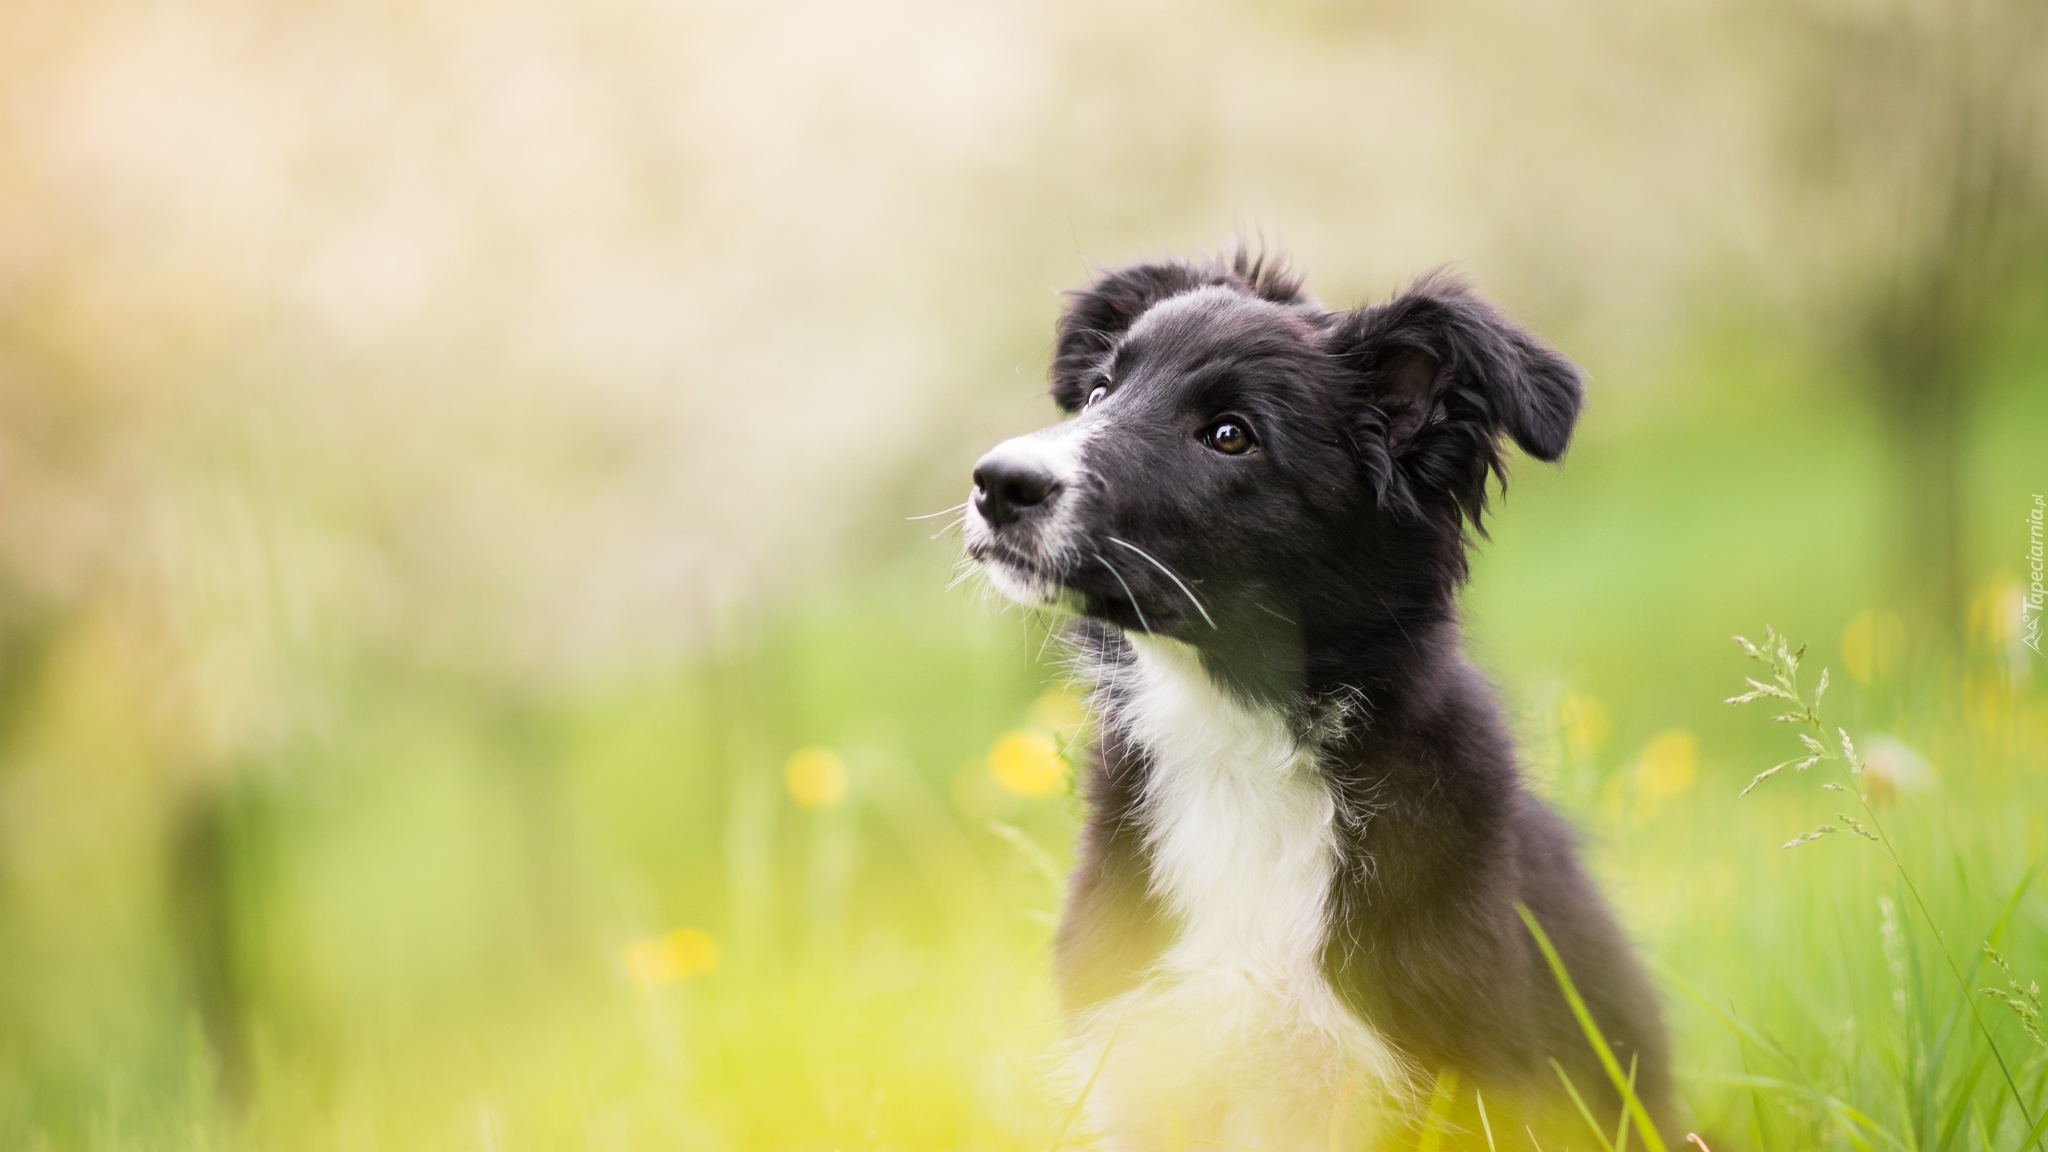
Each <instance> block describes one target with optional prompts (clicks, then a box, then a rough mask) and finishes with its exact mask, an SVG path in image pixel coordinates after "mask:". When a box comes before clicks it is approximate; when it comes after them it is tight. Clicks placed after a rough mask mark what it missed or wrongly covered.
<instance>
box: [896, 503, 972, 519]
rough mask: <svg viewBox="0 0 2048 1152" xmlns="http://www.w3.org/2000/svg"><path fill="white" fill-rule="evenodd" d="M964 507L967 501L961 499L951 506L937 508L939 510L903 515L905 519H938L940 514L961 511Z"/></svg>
mask: <svg viewBox="0 0 2048 1152" xmlns="http://www.w3.org/2000/svg"><path fill="white" fill-rule="evenodd" d="M966 507H967V501H965V500H962V501H961V502H959V503H958V504H955V505H953V506H952V507H951V508H941V509H939V510H938V511H937V512H927V513H925V514H924V515H922V516H905V517H904V519H905V520H936V519H938V518H939V517H941V516H944V515H946V514H948V513H951V512H960V511H963V510H965V509H966Z"/></svg>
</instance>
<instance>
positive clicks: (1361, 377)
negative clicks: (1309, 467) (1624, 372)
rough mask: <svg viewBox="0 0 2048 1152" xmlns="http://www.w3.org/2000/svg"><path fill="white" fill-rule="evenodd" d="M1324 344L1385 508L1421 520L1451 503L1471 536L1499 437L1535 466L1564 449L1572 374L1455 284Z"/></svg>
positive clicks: (1576, 380)
mask: <svg viewBox="0 0 2048 1152" xmlns="http://www.w3.org/2000/svg"><path fill="white" fill-rule="evenodd" d="M1328 340H1329V349H1330V352H1331V354H1332V355H1333V356H1334V357H1335V358H1336V360H1337V362H1338V363H1339V364H1340V365H1342V366H1343V367H1344V369H1345V370H1346V371H1347V373H1348V374H1349V375H1350V376H1351V378H1352V379H1351V381H1350V383H1352V384H1354V385H1355V386H1354V387H1352V388H1351V389H1350V399H1351V400H1352V401H1353V403H1352V408H1353V413H1354V414H1353V417H1352V425H1353V434H1354V436H1355V438H1356V442H1357V445H1358V450H1359V452H1360V453H1361V455H1362V456H1363V457H1364V463H1365V465H1366V470H1367V472H1368V473H1369V474H1370V475H1371V476H1372V479H1373V481H1374V483H1375V485H1376V486H1377V488H1378V492H1379V498H1380V502H1381V503H1382V504H1383V505H1385V506H1387V507H1389V508H1393V509H1396V510H1400V511H1404V512H1414V513H1420V512H1421V511H1423V509H1424V507H1425V506H1426V505H1431V504H1439V505H1440V500H1438V499H1435V497H1441V496H1447V497H1449V498H1450V499H1451V500H1452V501H1453V502H1454V506H1455V508H1456V509H1457V510H1458V511H1459V512H1462V513H1463V514H1464V515H1466V516H1468V517H1470V518H1471V519H1472V520H1473V522H1474V524H1475V525H1476V524H1477V523H1478V521H1479V517H1480V515H1481V514H1482V513H1483V512H1484V510H1485V507H1486V481H1487V477H1488V475H1489V474H1492V475H1495V476H1499V477H1501V478H1502V479H1503V480H1505V478H1506V470H1505V464H1504V462H1503V461H1502V458H1501V448H1500V437H1501V435H1502V434H1506V435H1507V436H1508V437H1510V438H1512V439H1513V440H1514V442H1515V443H1516V444H1518V445H1520V446H1521V448H1522V450H1523V451H1525V452H1527V453H1529V455H1531V456H1534V457H1536V458H1537V459H1539V460H1550V461H1554V460H1557V459H1558V458H1560V457H1562V456H1563V455H1564V450H1565V446H1566V445H1567V444H1568V443H1570V441H1571V434H1572V426H1573V424H1575V423H1576V422H1577V420H1578V415H1579V405H1580V402H1581V400H1582V397H1583V387H1582V385H1581V383H1580V375H1579V370H1578V368H1577V366H1575V365H1574V364H1573V363H1572V362H1571V361H1570V360H1567V359H1565V358H1564V356H1563V355H1561V354H1559V353H1558V352H1556V351H1555V350H1553V349H1551V348H1549V347H1547V346H1545V345H1544V344H1543V343H1542V342H1541V341H1539V340H1537V339H1536V338H1535V337H1534V336H1532V335H1530V334H1529V333H1527V332H1525V331H1523V330H1522V329H1521V328H1519V327H1517V326H1516V325H1515V324H1514V323H1513V322H1512V321H1510V320H1508V319H1507V318H1506V317H1504V316H1502V315H1501V314H1500V313H1499V312H1498V311H1496V310H1495V309H1494V308H1493V306H1492V305H1490V304H1488V303H1486V302H1485V301H1484V300H1481V299H1480V298H1479V297H1478V296H1476V295H1474V294H1473V293H1472V291H1471V289H1469V288H1467V287H1466V286H1465V285H1464V284H1463V283H1461V282H1460V281H1458V280H1456V279H1453V278H1450V277H1446V276H1442V275H1432V276H1428V277H1425V278H1423V279H1422V280H1420V281H1418V282H1416V283H1415V284H1414V285H1413V286H1411V287H1410V288H1409V289H1408V290H1407V291H1406V292H1403V293H1402V294H1401V295H1399V296H1397V297H1395V298H1394V299H1393V300H1392V301H1390V302H1388V303H1386V304H1381V305H1377V306H1375V307H1371V308H1361V309H1359V310H1358V311H1356V312H1350V313H1345V314H1343V315H1341V316H1338V317H1337V318H1336V319H1335V321H1334V322H1333V323H1332V324H1331V326H1330V329H1329V335H1328ZM1454 514H1455V513H1454Z"/></svg>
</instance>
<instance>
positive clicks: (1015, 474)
mask: <svg viewBox="0 0 2048 1152" xmlns="http://www.w3.org/2000/svg"><path fill="white" fill-rule="evenodd" d="M1061 488H1062V485H1061V484H1060V480H1059V476H1058V475H1057V474H1056V473H1054V471H1053V469H1052V465H1051V463H1050V462H1048V461H1047V460H1046V459H1045V458H1044V455H1043V454H1042V453H1040V452H1037V451H1033V450H1032V446H1030V445H1029V444H1027V443H1022V442H1019V441H1017V440H1010V441H1005V442H1004V443H1001V444H998V445H996V446H995V448H994V449H993V450H991V451H990V452H989V453H988V455H986V456H983V457H982V458H981V459H980V460H978V461H976V462H975V465H974V510H975V511H976V512H979V513H981V518H982V519H983V520H986V521H988V525H989V527H991V528H997V529H1000V528H1004V527H1006V526H1008V525H1011V524H1015V523H1017V522H1018V521H1020V520H1022V519H1024V518H1025V517H1027V516H1034V515H1044V514H1049V513H1050V512H1051V511H1052V509H1053V506H1054V504H1055V503H1056V502H1057V501H1058V499H1059V495H1060V489H1061Z"/></svg>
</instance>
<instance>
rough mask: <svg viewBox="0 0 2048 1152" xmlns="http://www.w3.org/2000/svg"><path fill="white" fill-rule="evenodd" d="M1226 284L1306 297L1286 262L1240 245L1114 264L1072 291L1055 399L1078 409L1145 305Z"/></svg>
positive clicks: (1055, 368) (1057, 346)
mask: <svg viewBox="0 0 2048 1152" xmlns="http://www.w3.org/2000/svg"><path fill="white" fill-rule="evenodd" d="M1219 284H1220V285H1229V286H1232V287H1235V288H1237V289H1239V290H1241V291H1244V292H1246V293H1249V294H1251V295H1254V296H1259V297H1262V298H1264V299H1267V300H1272V301H1274V302H1276V303H1281V304H1293V303H1298V302H1300V301H1301V299H1302V297H1301V280H1300V278H1298V277H1297V276H1295V275H1294V274H1293V273H1292V272H1290V271H1289V270H1288V268H1287V264H1286V261H1284V260H1282V259H1280V258H1279V257H1277V256H1273V255H1270V254H1260V255H1257V256H1254V255H1252V254H1251V253H1250V252H1249V251H1248V250H1247V249H1246V248H1245V247H1244V246H1243V245H1242V244H1240V245H1238V246H1237V247H1236V248H1235V249H1234V250H1230V251H1228V252H1227V254H1225V255H1220V256H1217V257H1216V258H1214V259H1211V260H1200V261H1196V260H1158V261H1151V262H1147V263H1142V264H1128V265H1125V266H1124V267H1121V268H1112V269H1110V270H1109V271H1107V272H1104V273H1103V274H1102V275H1100V276H1098V277H1096V278H1095V282H1094V283H1092V284H1090V285H1088V287H1086V288H1080V289H1076V290H1075V291H1073V292H1069V293H1067V307H1066V311H1065V312H1063V313H1062V314H1061V315H1060V322H1059V333H1058V336H1057V337H1056V339H1055V341H1054V344H1053V358H1052V398H1053V399H1054V400H1055V401H1057V402H1058V404H1059V406H1060V407H1061V408H1062V409H1064V410H1066V411H1068V412H1074V411H1078V410H1079V409H1080V407H1081V405H1082V403H1083V402H1084V401H1086V400H1087V399H1088V393H1089V391H1090V390H1092V389H1093V388H1094V387H1095V384H1096V383H1097V377H1098V376H1099V374H1100V373H1101V370H1102V363H1103V360H1104V358H1105V357H1107V356H1108V355H1109V352H1110V350H1111V349H1113V348H1115V347H1116V342H1117V340H1118V339H1120V338H1121V337H1122V336H1123V334H1124V333H1125V332H1128V331H1130V327H1131V325H1132V324H1135V323H1137V320H1138V317H1140V316H1143V315H1144V314H1145V312H1146V310H1147V309H1149V308H1151V307H1152V306H1153V305H1154V304H1157V303H1159V302H1160V301H1162V300H1165V299H1167V298H1169V297H1172V296H1178V295H1180V294H1181V293H1183V292H1192V291H1194V290H1195V289H1197V288H1204V287H1208V286H1210V285H1219Z"/></svg>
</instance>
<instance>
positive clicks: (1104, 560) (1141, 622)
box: [1091, 537, 1152, 636]
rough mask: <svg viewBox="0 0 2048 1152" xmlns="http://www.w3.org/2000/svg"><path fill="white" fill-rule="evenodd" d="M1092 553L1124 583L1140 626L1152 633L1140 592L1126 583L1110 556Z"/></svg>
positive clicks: (1148, 633)
mask: <svg viewBox="0 0 2048 1152" xmlns="http://www.w3.org/2000/svg"><path fill="white" fill-rule="evenodd" d="M1111 539H1114V537H1111ZM1091 555H1093V556H1094V557H1095V559H1096V560H1098V561H1100V562H1101V563H1102V566H1103V567H1104V568H1107V569H1109V574H1110V575H1111V576H1114V577H1116V582H1117V583H1118V584H1122V585H1123V589H1124V595H1126V596H1129V597H1130V598H1131V611H1133V612H1136V613H1137V614H1138V627H1140V628H1143V629H1144V630H1145V634H1146V635H1148V636H1149V635H1151V634H1152V625H1150V624H1147V623H1146V622H1145V610H1144V609H1143V608H1141V607H1139V606H1138V594H1137V593H1136V592H1133V591H1131V586H1130V585H1129V584H1128V583H1125V581H1124V574H1123V573H1121V572H1119V571H1117V570H1116V565H1114V564H1111V563H1110V562H1109V557H1107V556H1104V555H1103V554H1102V553H1100V552H1094V553H1091Z"/></svg>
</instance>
